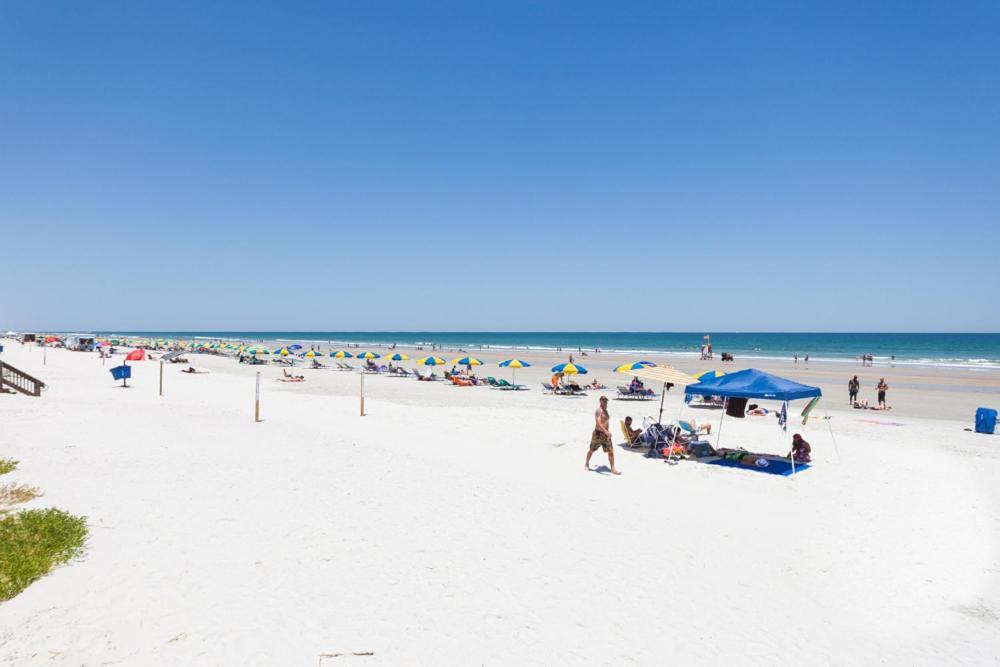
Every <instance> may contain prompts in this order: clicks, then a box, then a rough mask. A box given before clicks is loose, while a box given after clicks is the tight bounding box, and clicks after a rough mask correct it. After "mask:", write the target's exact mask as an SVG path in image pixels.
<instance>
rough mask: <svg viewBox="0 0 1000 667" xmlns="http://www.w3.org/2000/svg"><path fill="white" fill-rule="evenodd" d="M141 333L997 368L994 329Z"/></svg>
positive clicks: (998, 341) (999, 345)
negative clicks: (707, 340)
mask: <svg viewBox="0 0 1000 667" xmlns="http://www.w3.org/2000/svg"><path fill="white" fill-rule="evenodd" d="M100 333H105V334H119V335H136V336H144V337H162V338H186V339H202V340H211V339H226V340H242V341H257V340H274V341H287V342H292V341H295V342H299V343H305V344H317V343H318V344H323V345H327V344H329V345H336V344H338V343H351V344H353V343H357V344H361V345H373V346H375V345H390V344H392V343H396V344H398V345H430V344H431V343H435V344H438V345H443V346H445V347H449V348H451V347H455V348H459V347H460V348H463V349H466V350H472V349H479V348H481V347H490V348H506V349H537V350H559V349H562V350H576V349H582V350H587V351H593V350H594V349H600V350H602V351H607V352H621V353H628V354H642V353H655V352H670V353H675V354H685V355H687V354H689V355H694V356H697V355H698V354H699V349H700V346H701V343H702V337H703V336H704V335H705V334H706V333H708V334H709V335H710V336H711V342H712V347H713V350H714V352H715V353H716V355H718V354H719V353H721V352H731V353H733V354H734V355H736V356H737V357H738V358H739V357H743V358H785V359H787V358H791V357H792V355H795V354H798V355H800V356H803V355H806V354H808V355H809V356H810V358H811V359H815V360H817V361H831V362H837V361H843V362H848V361H849V362H851V363H853V362H854V360H855V358H856V357H857V356H859V355H862V354H871V355H874V357H875V359H876V360H888V359H889V358H890V357H892V356H895V358H896V361H897V363H901V364H913V365H929V366H954V367H968V368H984V369H987V368H998V369H1000V333H773V332H771V333H753V332H739V333H737V332H687V333H685V332H663V333H653V332H582V331H561V332H538V331H519V332H515V331H350V332H347V331H116V332H110V331H109V332H100Z"/></svg>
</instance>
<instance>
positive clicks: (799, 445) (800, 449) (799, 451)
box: [788, 433, 812, 463]
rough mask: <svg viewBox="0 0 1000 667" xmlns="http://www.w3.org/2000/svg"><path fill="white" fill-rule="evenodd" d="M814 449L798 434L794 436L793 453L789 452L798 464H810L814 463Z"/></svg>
mask: <svg viewBox="0 0 1000 667" xmlns="http://www.w3.org/2000/svg"><path fill="white" fill-rule="evenodd" d="M811 454H812V447H810V446H809V443H808V442H806V441H805V440H803V439H802V436H801V435H799V434H798V433H796V434H795V435H793V436H792V451H790V452H788V456H790V457H791V458H792V459H793V460H794V461H795V462H796V463H809V462H810V461H812V456H811Z"/></svg>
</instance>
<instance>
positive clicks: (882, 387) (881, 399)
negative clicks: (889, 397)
mask: <svg viewBox="0 0 1000 667" xmlns="http://www.w3.org/2000/svg"><path fill="white" fill-rule="evenodd" d="M875 389H876V391H878V406H879V407H880V408H882V409H883V410H885V409H886V408H885V392H887V391H888V390H889V385H888V384H886V381H885V378H882V379H880V380H879V381H878V386H876V387H875Z"/></svg>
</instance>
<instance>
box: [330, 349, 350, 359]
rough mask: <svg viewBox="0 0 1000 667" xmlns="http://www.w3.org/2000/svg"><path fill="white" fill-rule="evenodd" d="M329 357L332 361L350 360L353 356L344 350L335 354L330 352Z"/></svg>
mask: <svg viewBox="0 0 1000 667" xmlns="http://www.w3.org/2000/svg"><path fill="white" fill-rule="evenodd" d="M330 356H331V357H333V358H334V359H350V358H351V357H353V356H354V355H353V354H351V353H350V352H348V351H346V350H337V351H336V352H331V353H330Z"/></svg>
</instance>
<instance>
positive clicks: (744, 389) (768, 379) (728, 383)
mask: <svg viewBox="0 0 1000 667" xmlns="http://www.w3.org/2000/svg"><path fill="white" fill-rule="evenodd" d="M638 372H639V371H636V373H638ZM684 393H685V394H698V395H700V396H726V397H731V398H761V399H771V400H775V401H794V400H796V399H799V398H812V397H814V396H822V395H823V392H821V391H820V389H819V387H811V386H809V385H807V384H799V383H798V382H795V381H794V380H787V379H785V378H782V377H778V376H777V375H771V374H770V373H765V372H764V371H761V370H757V369H756V368H748V369H746V370H743V371H737V372H735V373H729V374H728V375H724V376H722V377H717V378H712V379H708V380H704V381H702V382H696V383H694V384H689V385H687V386H686V387H684Z"/></svg>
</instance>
